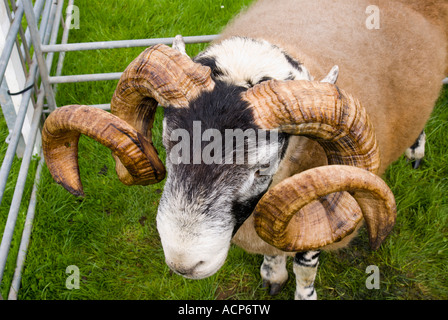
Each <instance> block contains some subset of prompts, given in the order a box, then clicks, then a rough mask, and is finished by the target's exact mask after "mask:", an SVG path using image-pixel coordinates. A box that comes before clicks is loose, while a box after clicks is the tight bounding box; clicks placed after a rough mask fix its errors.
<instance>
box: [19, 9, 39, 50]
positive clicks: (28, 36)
mask: <svg viewBox="0 0 448 320" xmlns="http://www.w3.org/2000/svg"><path fill="white" fill-rule="evenodd" d="M44 4H45V0H37V1H36V3H35V4H34V16H35V17H36V20H38V21H39V18H40V16H41V15H42V10H43V9H44ZM24 39H25V40H24V41H23V42H26V44H27V47H28V50H29V43H30V28H29V27H27V28H26V30H25V38H24ZM21 49H22V51H23V52H24V51H25V47H23V46H22V47H21Z"/></svg>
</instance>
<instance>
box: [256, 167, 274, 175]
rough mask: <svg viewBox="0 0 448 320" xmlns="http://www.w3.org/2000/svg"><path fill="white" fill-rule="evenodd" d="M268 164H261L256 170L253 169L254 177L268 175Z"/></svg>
mask: <svg viewBox="0 0 448 320" xmlns="http://www.w3.org/2000/svg"><path fill="white" fill-rule="evenodd" d="M270 172H271V170H270V165H264V166H261V167H260V168H259V169H258V170H257V171H255V178H258V177H263V176H268V175H270Z"/></svg>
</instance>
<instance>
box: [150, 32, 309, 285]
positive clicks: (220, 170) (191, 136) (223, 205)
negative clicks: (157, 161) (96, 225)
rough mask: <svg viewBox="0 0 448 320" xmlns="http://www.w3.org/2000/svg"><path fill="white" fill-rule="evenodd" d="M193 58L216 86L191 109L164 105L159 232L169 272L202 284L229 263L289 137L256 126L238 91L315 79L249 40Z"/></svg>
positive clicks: (234, 40)
mask: <svg viewBox="0 0 448 320" xmlns="http://www.w3.org/2000/svg"><path fill="white" fill-rule="evenodd" d="M195 61H196V62H198V63H202V64H204V65H207V66H209V67H210V68H211V69H212V76H213V79H214V81H215V82H216V85H215V89H214V90H213V91H212V92H208V93H204V94H202V95H201V96H200V97H199V98H197V100H196V101H193V102H192V103H191V104H190V106H189V107H188V108H182V109H179V108H174V107H165V108H164V110H165V117H164V129H163V143H164V146H165V149H166V151H167V158H166V167H167V172H168V176H167V179H166V183H165V187H164V191H163V194H162V197H161V200H160V204H159V208H158V214H157V228H158V231H159V234H160V238H161V241H162V246H163V250H164V253H165V260H166V263H167V264H168V265H169V267H170V268H171V269H172V270H173V271H175V272H176V273H178V274H181V275H183V276H185V277H187V278H192V279H201V278H205V277H208V276H211V275H212V274H214V273H215V272H216V271H218V270H219V268H220V267H221V266H222V265H223V264H224V262H225V259H226V257H227V252H228V250H229V247H230V242H231V239H232V236H233V235H234V234H235V232H236V231H237V230H238V228H239V226H241V224H242V223H243V222H244V221H245V220H246V219H247V218H248V217H249V215H250V214H251V213H252V211H253V209H254V208H255V206H256V204H257V203H258V201H259V199H260V198H261V196H262V195H263V194H264V193H265V192H266V191H267V189H268V187H269V185H270V183H271V182H272V177H273V175H274V174H275V172H276V171H277V169H278V165H279V163H280V161H281V157H282V155H283V153H284V151H285V150H286V146H287V140H288V139H287V136H286V135H284V134H281V133H278V132H276V131H271V132H267V131H264V130H259V128H257V127H256V125H255V124H254V119H253V115H252V112H251V110H250V109H249V108H248V105H247V103H246V102H244V101H242V100H241V98H240V94H241V93H242V92H244V91H245V90H247V88H249V87H251V86H253V85H255V84H257V83H260V82H262V81H266V80H270V79H277V80H294V79H309V78H310V76H309V74H308V71H306V69H305V68H304V67H303V66H301V64H300V63H299V62H297V61H295V60H293V59H292V58H290V57H289V56H288V55H287V54H286V53H284V52H283V51H282V50H281V49H279V48H278V47H276V46H273V45H271V44H269V43H268V42H265V41H256V40H251V39H246V38H232V39H229V40H226V41H224V42H221V43H220V44H217V45H215V46H212V47H210V48H209V49H207V50H206V51H205V52H203V53H201V54H199V55H198V56H197V57H196V58H195Z"/></svg>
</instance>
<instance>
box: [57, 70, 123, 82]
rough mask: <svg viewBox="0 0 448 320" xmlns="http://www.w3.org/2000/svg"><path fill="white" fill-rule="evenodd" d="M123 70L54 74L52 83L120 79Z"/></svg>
mask: <svg viewBox="0 0 448 320" xmlns="http://www.w3.org/2000/svg"><path fill="white" fill-rule="evenodd" d="M122 73H123V72H111V73H92V74H77V75H71V76H53V77H50V83H52V84H53V83H72V82H87V81H105V80H118V79H120V77H121V75H122Z"/></svg>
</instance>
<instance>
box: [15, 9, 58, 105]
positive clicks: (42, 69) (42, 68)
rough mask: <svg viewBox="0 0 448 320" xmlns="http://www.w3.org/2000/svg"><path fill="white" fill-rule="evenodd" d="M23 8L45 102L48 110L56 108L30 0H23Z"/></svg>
mask: <svg viewBox="0 0 448 320" xmlns="http://www.w3.org/2000/svg"><path fill="white" fill-rule="evenodd" d="M23 8H24V10H25V16H26V20H27V21H28V27H29V29H30V33H31V42H32V44H33V47H34V51H35V55H36V59H37V64H38V66H39V73H40V76H41V79H42V83H43V85H44V90H45V97H46V98H47V103H48V105H49V108H50V110H54V109H56V100H55V98H54V93H53V88H52V87H51V84H50V75H49V71H48V68H47V65H46V63H45V60H44V55H43V52H42V48H41V46H42V38H43V37H41V35H40V34H39V30H38V27H37V22H36V17H35V16H34V12H33V7H32V4H31V1H23Z"/></svg>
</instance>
